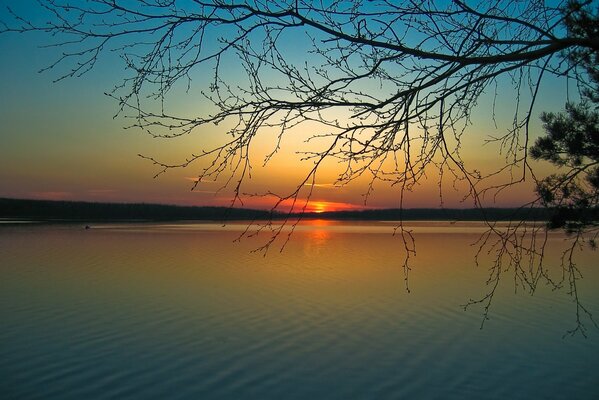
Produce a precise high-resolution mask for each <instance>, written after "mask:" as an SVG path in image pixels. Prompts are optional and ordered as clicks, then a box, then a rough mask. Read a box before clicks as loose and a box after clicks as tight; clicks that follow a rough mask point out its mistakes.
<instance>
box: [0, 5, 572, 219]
mask: <svg viewBox="0 0 599 400" xmlns="http://www.w3.org/2000/svg"><path fill="white" fill-rule="evenodd" d="M14 3H15V2H14V1H12V0H0V7H1V9H2V10H1V11H0V18H6V12H5V7H6V5H8V4H10V5H11V6H14ZM29 3H31V1H30V0H28V1H22V2H19V4H18V7H19V8H18V9H19V10H21V11H24V12H26V13H27V12H30V11H29V10H30V9H29V6H28V4H29ZM15 7H17V6H15ZM30 15H31V16H32V17H33V18H34V19H35V18H43V16H41V15H39V14H33V13H30ZM49 41H51V39H50V38H47V37H44V36H43V35H40V34H27V35H23V34H4V35H0V54H2V59H3V62H2V63H0V92H1V93H2V96H1V97H0V121H1V125H0V149H1V150H0V152H1V153H0V154H1V157H0V197H14V198H35V199H57V200H58V199H60V200H88V201H102V202H104V201H110V202H146V203H166V204H184V205H199V206H201V205H228V204H229V203H230V200H231V191H230V190H228V189H224V190H220V191H219V188H221V186H222V184H223V182H212V181H202V182H200V183H199V184H198V186H197V187H196V189H195V190H194V191H191V190H190V189H191V187H192V185H193V184H194V180H195V179H196V177H197V174H198V172H199V165H198V166H195V165H192V166H190V167H188V168H186V169H178V170H171V171H168V172H167V173H165V174H162V175H161V176H159V177H158V178H156V179H154V178H153V176H154V175H155V174H156V173H157V172H158V170H159V169H158V168H157V167H155V166H154V165H152V163H151V162H149V161H148V160H144V159H142V158H140V157H138V154H143V155H146V156H150V157H156V158H158V159H160V160H163V161H165V162H169V163H170V162H173V163H176V162H181V161H183V160H184V159H185V158H186V157H187V156H189V154H191V153H192V152H194V151H199V150H201V149H205V148H206V147H207V146H209V145H210V143H211V141H214V140H218V138H219V137H220V136H219V135H221V134H222V133H223V131H224V130H225V128H224V127H220V126H209V127H206V128H203V129H202V130H201V132H194V133H193V134H192V135H189V136H186V137H181V138H176V139H172V140H168V139H154V138H152V137H150V136H149V135H147V134H144V133H143V132H141V131H140V130H135V129H128V130H125V129H123V127H125V126H127V125H128V123H129V121H127V120H126V119H125V118H123V117H122V116H120V117H117V118H113V115H114V114H115V113H116V111H117V104H116V102H115V101H114V100H112V99H110V98H109V97H108V96H106V95H104V92H106V91H109V90H110V89H111V88H112V87H113V86H114V85H115V84H118V83H119V82H120V80H121V79H122V77H123V71H124V66H123V64H122V61H121V60H120V59H119V58H117V57H116V56H114V55H107V56H106V57H103V58H102V59H101V61H100V62H99V63H98V64H97V66H96V67H95V68H94V70H92V71H91V72H89V73H88V74H86V75H84V76H83V77H81V78H75V79H66V80H62V81H60V82H57V83H53V79H55V78H56V77H57V73H55V72H53V71H49V72H45V73H38V71H39V70H40V69H42V68H44V67H46V66H48V65H50V64H51V63H52V62H53V61H54V60H55V59H56V58H57V56H58V55H59V54H60V50H59V49H56V48H40V47H39V46H40V45H44V44H47V43H49ZM298 52H301V46H299V50H298ZM301 56H302V54H299V53H298V59H301ZM200 81H201V79H200ZM196 89H197V90H200V89H201V87H198V88H196ZM565 92H566V82H565V81H563V80H558V79H555V78H551V77H550V78H548V79H546V80H545V81H544V83H543V85H542V86H541V91H540V95H539V99H540V100H539V101H538V103H537V104H536V107H535V115H539V114H540V113H541V111H559V110H561V109H562V108H563V106H564V103H565ZM196 93H197V92H196ZM172 98H173V99H174V100H173V103H172V104H171V105H170V106H171V108H173V107H180V108H181V109H182V110H186V111H189V112H192V111H193V110H195V109H198V110H201V109H202V108H203V107H205V104H202V99H201V98H200V97H199V96H197V95H194V91H193V90H192V91H191V92H190V93H189V94H185V93H184V92H181V93H180V94H179V95H177V96H172ZM492 102H493V98H492V96H487V97H485V98H483V99H481V101H480V104H479V106H478V108H477V109H476V112H475V115H474V117H473V121H472V123H473V125H472V126H470V127H469V130H468V132H467V135H466V136H467V139H466V140H465V142H464V151H463V157H464V159H465V160H466V161H467V162H468V163H470V164H469V166H470V167H471V168H476V169H479V170H481V171H491V170H492V169H493V168H498V167H499V166H500V165H501V162H502V159H503V156H501V155H499V149H498V147H497V146H496V145H493V144H491V145H485V140H486V139H487V138H488V137H489V136H499V135H502V134H504V133H505V132H506V130H507V129H508V128H509V127H510V124H511V122H512V119H513V109H514V108H513V107H514V98H513V93H511V92H509V91H506V92H504V93H501V95H500V96H499V97H498V98H497V103H496V111H495V113H496V117H497V127H495V124H494V123H493V121H492V116H493V111H492V107H491V104H492ZM533 122H534V123H533V126H532V132H533V137H536V136H538V135H539V134H540V133H541V132H542V129H541V125H540V122H539V121H538V118H535V120H534V121H533ZM304 139H305V137H304V136H302V134H300V133H298V134H297V137H290V138H288V139H286V141H285V143H283V145H284V147H283V149H282V150H281V152H280V153H279V154H278V155H277V156H275V157H274V158H273V160H272V161H271V163H269V165H267V167H266V168H261V167H260V163H257V164H255V165H254V167H255V169H254V171H253V175H252V179H251V180H248V181H246V183H245V186H244V189H243V191H244V192H246V193H264V192H267V191H273V192H277V193H286V192H288V191H289V190H292V189H293V187H294V186H293V185H296V184H297V183H298V182H300V181H301V178H302V177H303V175H302V174H303V173H305V171H306V170H307V168H308V167H309V164H306V163H305V162H304V163H302V162H301V161H300V160H299V159H300V158H301V156H299V155H297V154H295V151H296V150H298V149H299V148H301V146H302V145H303V141H304ZM272 140H273V137H272V135H270V136H269V134H268V133H266V134H265V135H264V137H263V138H260V139H259V141H258V146H257V149H258V150H257V153H258V154H257V155H256V157H257V159H258V158H261V157H263V156H264V154H266V153H268V151H269V149H270V148H271V147H272ZM533 165H536V163H535V162H533ZM538 166H539V171H540V172H539V174H540V175H541V176H542V175H543V174H546V173H547V171H548V169H547V166H543V165H540V164H539V165H538ZM337 173H338V166H335V164H334V163H330V164H328V165H325V167H324V169H323V172H322V173H321V174H320V175H319V176H318V180H317V182H316V185H315V187H314V190H313V195H312V204H311V205H310V206H309V207H308V209H309V210H313V211H328V210H343V209H355V208H363V207H365V205H364V200H363V196H362V194H363V193H364V192H365V191H366V189H367V186H366V185H367V181H368V179H366V177H365V178H364V179H361V180H358V181H356V182H353V183H352V184H350V185H348V186H343V187H337V186H335V185H334V183H335V178H336V176H337V175H336V174H337ZM446 186H447V187H445V188H444V206H445V207H472V206H473V203H472V201H470V200H468V201H466V202H461V201H460V200H461V198H462V196H463V195H464V193H463V192H462V189H463V188H460V187H458V188H457V190H455V189H454V188H452V185H451V184H448V185H446ZM532 195H533V192H532V184H531V183H526V184H522V185H519V186H517V187H515V188H513V189H512V190H510V191H506V192H505V193H503V194H502V195H501V196H499V197H498V198H497V200H496V202H494V200H493V199H492V198H489V199H487V203H486V204H487V205H489V206H517V205H519V204H521V203H523V202H526V200H528V199H530V198H531V197H532ZM271 202H272V200H269V199H268V198H262V197H260V198H246V199H245V202H244V206H247V207H260V208H264V207H268V205H269V204H271ZM398 205H399V189H398V188H396V187H391V186H390V185H388V184H383V183H381V184H377V185H376V186H375V191H374V193H373V194H372V195H371V197H370V198H369V200H368V203H367V204H366V207H385V208H388V207H397V206H398ZM439 205H440V198H439V189H438V187H437V176H436V173H435V171H433V170H431V171H430V174H429V177H428V179H427V180H426V181H423V182H422V183H421V184H420V185H419V186H417V187H416V188H415V189H414V191H413V192H412V193H410V194H409V195H408V196H407V198H406V199H405V201H404V206H405V207H438V206H439Z"/></svg>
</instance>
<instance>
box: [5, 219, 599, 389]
mask: <svg viewBox="0 0 599 400" xmlns="http://www.w3.org/2000/svg"><path fill="white" fill-rule="evenodd" d="M393 226H394V224H393V223H385V222H364V223H358V222H344V223H340V222H331V221H310V222H306V223H304V224H302V225H300V226H299V227H298V229H297V230H296V232H295V233H294V234H293V236H292V238H291V241H290V242H289V244H288V245H287V247H286V248H285V249H284V251H283V252H282V253H280V252H279V251H278V248H272V249H271V251H270V252H269V253H268V255H267V256H266V257H263V256H262V255H261V254H259V253H251V252H250V250H252V249H253V248H255V247H256V246H257V245H259V244H260V243H263V241H264V239H265V238H264V237H262V238H257V239H255V240H253V239H246V240H243V241H241V242H240V243H233V240H234V239H235V238H236V237H237V236H238V235H239V234H240V233H241V232H242V231H243V229H245V228H246V225H245V223H243V222H241V223H234V222H233V223H229V224H227V226H226V227H224V228H222V227H221V226H220V225H218V224H210V223H206V224H169V225H159V224H140V225H131V224H122V225H108V224H104V225H98V226H93V227H92V229H90V230H83V229H82V227H81V226H78V225H58V226H16V227H15V226H3V227H0V259H1V260H2V262H1V263H0V315H1V319H2V326H3V327H2V329H0V377H1V379H0V393H2V396H0V397H2V398H6V399H153V398H155V399H308V398H309V399H368V398H376V399H397V398H444V399H445V398H456V399H463V398H473V399H474V398H477V399H480V398H489V399H505V398H510V399H529V398H544V399H552V398H555V399H563V398H568V399H592V398H597V396H598V394H599V389H597V388H598V387H599V331H598V330H596V329H595V328H593V327H592V326H591V325H590V324H589V323H588V321H587V327H588V328H589V331H588V335H589V337H588V338H587V339H584V338H582V337H580V336H575V337H569V336H568V337H566V338H562V336H563V335H564V333H566V331H567V330H569V329H571V328H573V327H574V326H575V318H576V310H575V307H574V303H573V302H572V300H571V298H570V297H568V296H567V294H566V291H565V290H562V291H557V292H556V291H552V290H551V289H550V288H549V287H540V288H539V290H538V291H537V293H536V294H535V295H534V296H532V297H531V296H530V295H529V294H527V293H526V292H525V291H523V290H519V291H518V292H516V293H514V282H513V276H511V275H510V274H509V273H508V274H506V275H505V276H504V278H503V280H502V282H501V286H500V288H499V289H498V291H497V293H496V295H495V299H494V301H493V305H492V309H491V314H490V320H488V321H487V322H486V324H485V326H484V329H482V330H480V329H479V326H480V323H481V318H482V310H481V309H480V308H470V309H468V310H467V311H464V310H463V308H462V307H461V305H462V304H464V303H466V302H467V301H468V300H469V299H470V298H479V297H481V296H483V295H484V294H485V293H486V290H487V288H486V286H485V281H486V279H487V278H488V270H487V268H488V266H489V264H488V261H489V260H483V262H482V263H481V264H480V265H479V266H478V267H475V265H474V254H475V252H476V247H475V246H472V243H474V242H475V241H476V239H477V238H478V237H479V235H480V233H481V232H482V227H481V225H479V224H477V223H457V224H454V225H450V224H447V223H426V222H419V223H414V235H415V238H416V246H417V247H416V249H417V256H416V257H415V258H413V260H412V264H411V266H412V271H411V273H410V280H409V286H410V290H411V292H410V293H407V292H406V290H405V284H404V271H403V269H402V264H403V243H402V242H401V241H400V239H398V238H397V237H393V236H392V234H391V233H392V228H393ZM563 239H564V236H563V234H561V233H555V234H551V235H550V239H549V246H548V247H549V248H550V249H551V250H552V253H551V254H549V255H548V256H549V261H548V262H549V263H553V264H554V265H557V264H556V263H559V260H558V255H559V249H560V248H561V246H562V245H563ZM577 265H578V266H579V268H580V270H581V272H582V273H583V275H584V278H583V279H582V280H580V281H579V295H580V298H581V301H582V302H583V304H584V305H585V306H586V307H587V308H588V309H589V311H591V312H594V313H595V315H598V314H599V272H598V268H597V267H599V265H598V262H597V253H596V252H593V251H590V250H583V251H582V252H581V253H579V254H578V256H577ZM554 271H555V272H556V273H557V271H558V269H557V268H555V269H554Z"/></svg>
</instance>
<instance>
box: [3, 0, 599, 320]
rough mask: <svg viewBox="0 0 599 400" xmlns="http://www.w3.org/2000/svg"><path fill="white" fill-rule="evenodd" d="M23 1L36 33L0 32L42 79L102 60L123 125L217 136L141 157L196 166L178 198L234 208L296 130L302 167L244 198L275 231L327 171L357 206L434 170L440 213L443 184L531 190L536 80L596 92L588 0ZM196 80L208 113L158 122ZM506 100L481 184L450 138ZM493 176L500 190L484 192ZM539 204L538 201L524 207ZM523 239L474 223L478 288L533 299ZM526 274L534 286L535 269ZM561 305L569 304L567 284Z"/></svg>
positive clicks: (472, 190) (597, 41) (476, 189)
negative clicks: (169, 157)
mask: <svg viewBox="0 0 599 400" xmlns="http://www.w3.org/2000/svg"><path fill="white" fill-rule="evenodd" d="M38 4H39V7H40V8H41V9H43V10H45V13H46V15H47V16H48V22H45V23H41V24H37V23H34V22H32V19H28V18H26V17H22V16H19V15H17V14H16V13H11V15H12V17H13V18H12V21H10V22H9V21H5V22H4V23H3V25H2V28H1V29H2V32H31V31H33V32H43V33H46V34H49V35H50V36H51V37H52V38H54V40H55V42H54V43H53V44H50V45H48V47H56V48H57V51H59V52H60V55H59V56H58V58H57V59H56V62H54V63H53V64H51V65H49V66H48V67H47V68H46V70H49V71H53V72H54V73H55V74H56V75H55V76H56V77H57V80H61V79H65V78H70V77H78V76H82V75H84V74H85V73H86V72H88V71H90V70H92V69H93V68H94V67H95V66H96V64H97V62H98V61H99V59H100V58H101V57H102V56H103V55H104V54H106V53H110V54H117V55H119V56H120V57H121V58H122V60H123V62H124V64H125V66H126V70H127V71H128V73H129V75H128V76H127V77H126V78H125V79H124V80H123V81H122V82H121V83H120V84H118V85H117V86H116V87H115V88H114V89H113V90H112V91H110V92H109V93H108V95H109V96H111V97H113V98H114V99H115V100H116V101H117V102H118V105H119V114H121V115H124V116H126V117H129V118H132V121H133V122H132V123H131V126H130V127H131V128H139V129H142V130H144V131H146V132H147V133H148V134H150V135H152V136H154V137H164V138H174V137H178V136H181V135H188V134H190V133H192V132H198V131H200V130H201V129H202V128H203V127H205V126H207V125H212V124H215V125H219V126H222V127H224V128H223V131H224V132H223V138H226V139H223V141H222V143H221V144H219V145H216V146H214V147H211V148H201V149H200V150H199V151H196V152H194V153H192V154H191V155H190V156H189V157H187V158H186V159H185V160H184V161H183V162H180V163H174V164H171V163H166V162H163V161H161V160H160V158H159V157H155V156H145V155H144V156H142V157H144V158H146V159H148V160H149V161H150V162H152V163H154V164H155V165H156V166H157V167H158V173H157V176H158V175H160V174H162V173H164V172H166V171H168V170H170V169H174V168H184V167H189V166H191V165H197V166H199V168H200V173H199V176H198V179H197V180H195V183H194V185H193V188H195V187H196V186H197V185H198V184H199V182H202V181H203V180H213V181H219V182H224V186H225V187H230V188H232V190H233V200H232V206H233V205H236V204H243V197H244V195H248V194H246V193H245V190H246V189H245V186H244V185H245V184H246V181H247V180H248V179H249V177H250V175H251V172H252V166H253V163H255V160H254V159H253V158H252V155H253V154H254V148H253V144H254V143H255V142H256V139H257V138H259V137H261V136H263V135H264V134H266V133H267V132H273V131H276V132H277V135H276V140H275V141H274V142H273V143H272V147H271V151H270V153H269V154H268V155H267V156H266V158H265V159H264V160H263V161H262V163H263V164H264V165H268V164H269V162H270V160H271V159H272V157H274V156H275V155H276V154H277V153H278V152H279V151H280V150H281V147H282V146H283V144H282V143H283V139H284V138H286V137H287V136H288V135H296V134H297V133H298V132H299V131H308V132H311V133H310V134H309V136H308V137H306V148H298V149H294V150H295V151H297V152H298V153H299V154H301V156H302V157H303V161H305V162H308V163H311V164H310V168H309V169H308V171H307V173H306V174H305V176H304V178H302V179H300V180H299V181H298V182H297V185H296V186H295V189H293V190H290V191H289V192H287V193H274V192H273V191H268V192H266V193H254V194H252V195H258V196H273V197H274V198H275V203H274V206H273V209H272V211H273V212H276V211H281V210H282V211H284V212H286V213H287V219H284V223H285V224H288V223H290V224H292V229H291V230H292V231H293V228H294V227H295V225H294V224H297V222H298V220H294V219H293V218H292V215H293V213H295V212H298V211H299V212H301V211H305V210H306V207H307V205H308V203H309V201H310V198H311V196H312V193H313V189H314V187H315V184H316V183H317V182H318V180H317V177H318V176H319V175H318V173H319V171H320V170H321V168H322V166H323V165H324V164H325V162H327V161H329V160H333V161H335V162H337V163H338V165H339V166H340V172H339V174H338V175H337V179H336V182H335V184H336V185H345V184H348V183H350V182H352V181H355V180H357V179H358V178H360V177H367V178H368V182H369V184H368V185H367V187H366V188H365V199H367V198H368V196H369V195H370V193H371V192H372V190H373V188H374V186H375V185H376V184H378V183H381V182H386V183H390V184H392V185H394V186H395V187H397V188H398V191H399V196H398V199H399V201H398V206H399V207H400V208H401V207H403V199H404V193H405V192H406V191H410V190H412V189H413V188H414V187H415V186H416V185H417V184H418V183H419V182H420V181H421V180H422V179H423V178H425V177H426V174H427V172H428V171H432V170H434V171H437V173H438V175H439V177H440V178H439V182H438V184H439V190H440V196H441V203H442V202H443V196H442V191H441V188H442V187H443V185H444V181H450V182H453V184H454V185H455V184H457V183H462V184H465V186H466V187H467V193H466V194H465V196H464V201H468V202H471V204H473V205H474V206H476V207H482V206H483V203H482V197H483V196H485V195H486V194H488V193H493V194H497V193H500V192H501V191H502V190H504V189H505V188H507V187H509V186H511V185H514V184H515V183H518V182H521V181H523V180H525V179H527V178H531V179H534V180H537V178H536V176H535V174H534V173H533V171H532V168H531V165H530V163H529V155H528V148H529V146H530V132H529V126H530V121H531V118H532V117H533V115H534V114H533V110H534V106H535V103H536V100H537V96H538V89H539V85H540V84H541V82H542V81H543V80H544V79H546V77H548V76H552V75H553V76H561V77H567V78H568V79H570V81H571V82H573V83H574V84H575V86H577V87H578V88H579V89H580V90H581V91H582V92H585V91H587V92H588V91H591V92H593V91H595V90H596V87H595V86H594V85H593V81H592V80H590V79H589V69H588V68H585V66H588V64H589V63H588V62H587V63H586V64H585V60H587V61H588V59H589V57H590V56H592V55H595V56H596V54H597V52H598V50H599V36H598V34H597V28H596V26H597V24H596V22H597V5H596V4H594V3H593V2H592V1H558V2H555V5H554V6H553V5H551V6H550V5H547V4H546V3H545V2H544V1H537V0H534V1H524V2H523V1H515V0H495V1H489V2H469V1H460V0H453V1H448V2H438V1H432V0H431V1H409V0H407V1H397V2H396V1H388V0H379V1H369V2H363V1H359V0H345V1H344V0H331V1H303V0H274V1H262V0H254V1H233V0H229V1H224V0H222V1H221V0H211V1H209V0H206V1H202V0H144V1H128V0H87V1H81V2H72V1H68V0H39V1H38ZM552 4H553V3H552ZM591 60H592V57H591ZM595 60H596V58H595ZM208 72H209V73H210V76H211V78H210V82H209V83H207V84H206V86H205V87H203V88H202V91H201V95H202V96H203V97H204V99H205V101H206V102H208V103H209V104H211V105H212V107H211V109H210V111H207V112H206V113H204V114H199V115H192V116H188V115H181V114H177V113H174V112H172V110H171V108H170V107H169V99H170V98H169V95H170V94H171V93H175V92H176V90H178V88H179V87H180V85H181V84H182V83H183V84H184V85H185V86H186V88H187V90H192V88H193V87H194V86H193V83H194V80H196V81H200V82H201V81H203V80H205V79H204V78H205V76H206V74H207V73H208ZM506 84H507V85H511V88H506V87H505V86H506ZM499 87H501V89H498V88H499ZM508 89H511V90H512V91H513V92H514V93H515V101H514V103H515V104H516V106H515V110H514V116H513V124H512V127H511V129H509V130H508V131H507V132H505V134H504V135H500V136H499V137H495V138H491V141H492V142H495V143H497V144H498V146H499V149H500V152H501V154H502V156H501V157H503V158H504V160H505V165H504V166H503V167H502V168H500V169H499V170H498V171H495V172H492V173H490V174H487V175H484V174H482V173H481V172H479V171H478V170H477V169H476V168H475V167H476V166H470V165H466V163H465V162H464V160H463V159H462V156H461V154H460V150H461V148H462V139H463V138H464V136H465V135H466V134H468V133H469V132H468V131H467V129H466V128H467V127H468V126H469V125H470V123H471V116H472V113H473V111H474V110H475V107H476V106H477V103H478V101H479V99H480V98H481V96H482V95H483V94H484V93H494V95H495V96H496V97H497V96H500V95H501V93H500V91H501V92H504V91H507V90H508ZM595 93H596V92H595ZM314 143H319V144H321V147H319V148H315V146H314V145H313V144H314ZM506 172H508V175H509V178H508V179H507V181H505V182H503V183H500V184H496V183H495V184H488V183H487V182H488V179H489V178H494V177H496V176H499V175H500V174H503V173H506ZM539 182H542V181H540V180H539ZM555 185H557V186H555V187H559V183H555ZM542 202H543V199H542V196H539V198H537V199H536V200H534V201H532V202H531V203H529V204H527V205H525V206H524V207H533V206H536V205H538V204H541V203H542ZM261 229H262V230H267V231H269V232H270V233H271V239H270V240H269V241H268V242H267V243H266V244H265V246H264V247H263V248H262V250H265V251H266V250H268V248H269V247H270V245H271V244H272V243H273V242H274V241H275V239H276V238H277V237H279V236H280V234H281V232H283V231H282V227H281V226H280V224H272V223H267V224H266V225H264V226H262V228H261ZM522 229H524V232H527V233H531V232H530V231H529V230H526V229H527V228H523V225H522V224H521V223H520V222H519V221H516V222H515V223H514V224H513V225H510V227H509V228H508V229H507V230H502V229H497V228H496V226H495V225H494V224H493V223H492V222H489V231H488V235H486V236H485V237H484V239H483V241H482V244H483V248H485V246H487V245H489V246H490V247H491V248H492V249H498V250H497V252H498V253H497V260H498V262H497V263H496V265H495V266H494V267H492V269H491V275H490V276H491V279H490V283H491V284H493V285H496V284H497V283H498V281H499V278H500V276H501V273H502V271H504V270H505V269H511V270H513V272H514V274H515V277H516V281H520V283H523V284H525V285H528V286H529V288H531V290H533V291H534V288H535V287H536V282H537V281H538V279H537V278H534V277H533V278H531V279H532V280H530V279H529V278H525V276H526V274H524V270H523V269H522V268H523V264H522V258H521V255H522V251H524V252H525V253H526V252H527V251H528V252H529V253H530V254H531V255H535V257H537V258H536V259H535V260H537V259H538V260H541V261H539V262H541V264H538V265H539V266H541V265H542V254H543V251H542V248H543V246H544V244H543V245H541V249H539V248H537V247H536V244H537V243H538V242H535V244H534V245H531V247H529V248H527V249H525V247H523V243H522V239H520V236H519V234H520V232H522ZM540 232H541V231H540V230H536V229H535V230H533V232H532V235H533V236H534V237H535V238H536V237H537V233H540ZM398 233H399V235H398V236H400V237H401V238H402V239H403V241H404V244H405V250H406V260H405V264H404V271H405V275H406V282H407V276H408V271H409V266H408V259H409V257H410V255H413V254H415V251H416V249H415V247H414V242H413V237H412V236H411V233H410V232H409V231H408V230H407V229H405V228H404V226H403V225H400V227H399V228H398ZM577 237H578V239H576V240H575V242H574V243H577V242H578V241H579V239H580V236H577ZM288 238H289V236H288V235H287V239H286V240H288ZM534 240H536V239H534ZM542 243H544V242H542ZM510 249H513V250H514V251H516V254H515V255H514V254H512V253H511V250H510ZM503 257H508V258H509V259H510V260H511V262H510V263H509V266H507V267H506V266H505V265H504V264H502V263H501V259H502V258H503ZM539 257H540V258H539ZM531 263H533V264H535V263H536V261H534V262H533V261H531ZM566 264H568V263H566ZM531 265H532V264H531ZM569 265H574V264H573V263H569ZM539 268H540V267H539ZM570 270H572V268H570V267H565V268H564V271H570ZM533 275H534V276H536V277H540V276H542V277H546V273H545V271H544V270H537V272H535V273H533ZM547 279H549V278H547ZM570 281H571V282H572V280H570ZM574 283H575V279H574ZM493 293H494V291H492V292H491V294H490V295H489V296H487V297H486V298H484V299H483V300H482V301H487V303H486V304H487V307H486V310H487V311H488V307H489V306H490V302H491V299H492V296H493ZM573 296H574V297H575V298H576V299H578V297H577V295H576V291H575V285H574V289H573ZM577 304H579V303H578V300H577Z"/></svg>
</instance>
